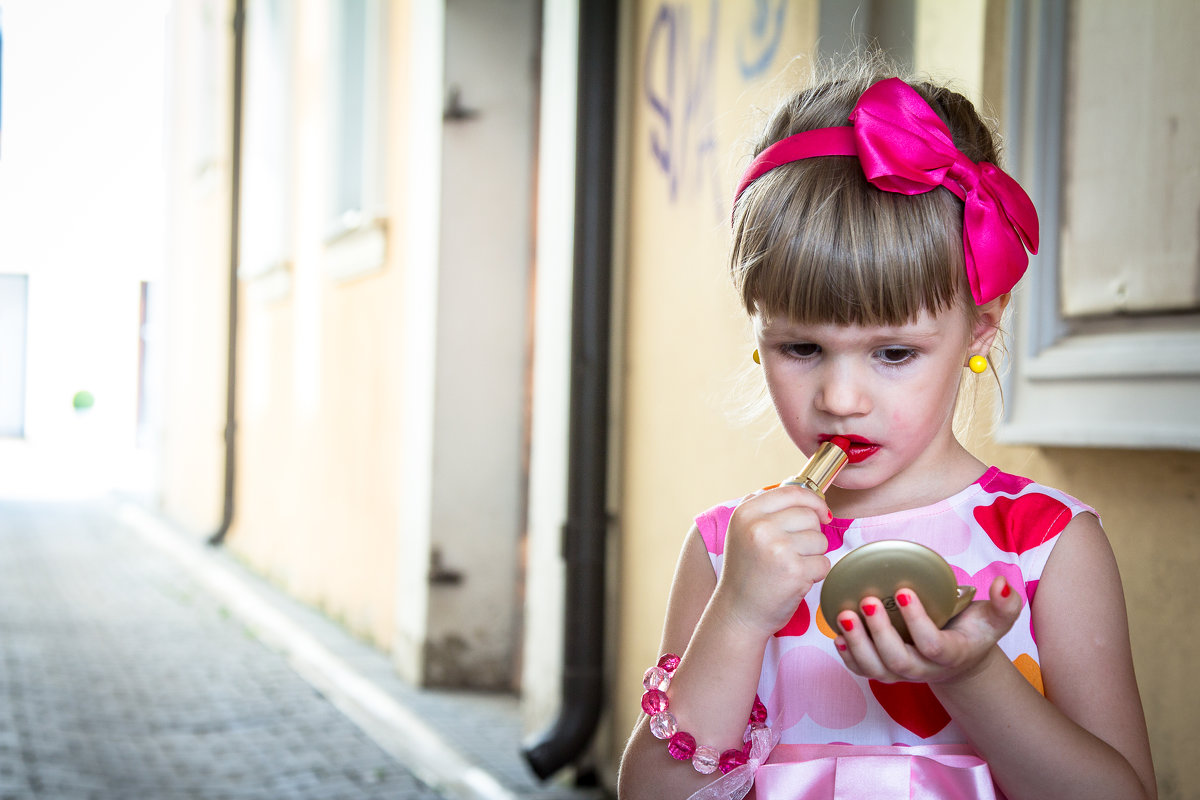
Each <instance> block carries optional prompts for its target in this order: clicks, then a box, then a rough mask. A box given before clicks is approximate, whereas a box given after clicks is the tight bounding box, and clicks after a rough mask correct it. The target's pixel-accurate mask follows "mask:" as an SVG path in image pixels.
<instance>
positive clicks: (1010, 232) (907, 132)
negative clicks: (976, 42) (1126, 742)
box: [734, 78, 1038, 305]
mask: <svg viewBox="0 0 1200 800" xmlns="http://www.w3.org/2000/svg"><path fill="white" fill-rule="evenodd" d="M850 121H851V122H852V123H853V126H852V127H839V128H820V129H817V130H811V131H803V132H801V133H797V134H794V135H792V136H789V137H787V138H786V139H782V140H780V141H778V142H776V143H775V144H773V145H771V146H770V147H768V148H766V149H765V150H763V151H762V152H761V153H760V154H759V155H758V157H757V158H755V160H754V162H753V163H752V164H751V165H750V168H749V169H747V170H746V173H745V175H743V177H742V181H741V183H740V184H739V185H738V189H737V193H736V195H735V197H734V202H735V203H736V202H737V198H739V197H741V195H742V192H743V191H745V189H746V187H747V186H749V185H750V184H751V183H753V182H754V181H755V180H757V179H758V178H759V177H761V176H762V175H763V174H765V173H766V172H769V171H770V170H772V169H774V168H775V167H778V166H781V165H783V164H787V163H789V162H792V161H798V160H800V159H804V158H812V157H814V156H834V155H840V156H858V159H859V162H860V163H861V164H862V168H863V174H864V175H866V177H867V180H869V181H870V182H871V184H872V185H873V186H875V187H876V188H878V189H881V190H883V191H886V192H897V193H899V194H905V195H914V194H923V193H925V192H929V191H932V190H933V189H936V188H937V187H939V186H945V187H946V188H947V189H948V190H949V191H951V192H953V193H954V194H955V195H956V196H957V197H959V198H960V199H961V200H962V201H963V203H964V206H965V209H964V212H963V255H964V259H965V262H966V271H967V280H968V282H969V283H970V286H971V296H972V297H973V298H974V300H975V303H976V304H977V305H983V304H984V303H987V302H989V301H990V300H994V299H995V298H997V297H999V296H1000V295H1002V294H1004V293H1005V292H1008V291H1011V290H1012V288H1013V286H1015V285H1016V283H1017V281H1018V280H1020V279H1021V276H1022V275H1024V274H1025V269H1026V267H1028V265H1029V256H1028V255H1027V254H1026V252H1025V251H1026V250H1028V251H1029V252H1031V253H1036V252H1037V248H1038V219H1037V211H1036V210H1035V209H1034V207H1033V202H1032V201H1031V200H1030V199H1029V195H1027V194H1026V193H1025V190H1024V189H1022V188H1021V186H1020V185H1019V184H1018V183H1017V182H1016V181H1015V180H1013V179H1012V178H1011V177H1009V176H1008V175H1007V174H1005V173H1004V172H1003V171H1002V170H1000V169H999V168H998V167H996V166H995V165H993V164H989V163H987V162H979V163H978V164H977V163H975V162H973V161H971V160H970V159H969V158H967V157H966V156H964V155H963V154H962V153H961V152H960V151H959V150H958V148H957V147H955V146H954V142H953V140H952V138H951V136H950V130H949V128H947V127H946V124H945V123H944V122H942V120H941V118H940V117H938V115H937V114H936V113H935V112H934V110H933V109H932V108H930V107H929V104H928V103H926V102H925V100H924V99H923V98H922V97H921V96H920V95H919V94H917V92H916V91H915V90H914V89H913V88H912V87H911V86H909V85H908V84H907V83H905V82H904V81H902V80H900V79H899V78H888V79H886V80H883V81H879V82H878V83H876V84H874V85H872V86H871V87H870V88H869V89H867V90H866V91H865V92H863V94H862V96H861V97H860V98H859V100H858V103H857V105H855V107H854V111H853V112H852V113H851V114H850Z"/></svg>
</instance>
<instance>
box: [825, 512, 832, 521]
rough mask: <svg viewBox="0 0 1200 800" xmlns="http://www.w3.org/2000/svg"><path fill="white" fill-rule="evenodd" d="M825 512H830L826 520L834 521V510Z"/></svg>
mask: <svg viewBox="0 0 1200 800" xmlns="http://www.w3.org/2000/svg"><path fill="white" fill-rule="evenodd" d="M825 513H826V514H828V516H827V517H826V518H825V522H827V523H829V522H833V512H832V511H827V512H825Z"/></svg>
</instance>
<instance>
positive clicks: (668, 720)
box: [650, 711, 679, 739]
mask: <svg viewBox="0 0 1200 800" xmlns="http://www.w3.org/2000/svg"><path fill="white" fill-rule="evenodd" d="M678 730H679V723H678V722H676V721H675V715H674V714H672V713H671V712H670V711H660V712H659V713H657V714H655V715H654V716H653V717H651V718H650V733H651V734H652V735H653V736H654V738H655V739H670V738H671V737H672V736H674V735H675V732H676V731H678Z"/></svg>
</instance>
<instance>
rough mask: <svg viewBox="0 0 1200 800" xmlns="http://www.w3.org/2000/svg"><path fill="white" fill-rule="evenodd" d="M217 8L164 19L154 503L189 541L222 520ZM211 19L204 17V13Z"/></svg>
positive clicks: (225, 264)
mask: <svg viewBox="0 0 1200 800" xmlns="http://www.w3.org/2000/svg"><path fill="white" fill-rule="evenodd" d="M222 5H223V4H221V3H217V2H210V3H208V4H206V6H205V7H204V8H203V9H202V8H201V7H199V6H192V7H190V8H188V9H187V10H184V9H175V10H174V11H173V13H171V14H170V15H169V16H168V20H169V29H168V34H167V35H168V42H169V45H170V49H169V53H170V57H171V59H172V65H173V76H172V77H173V87H172V88H173V91H171V92H170V93H169V94H168V97H169V98H170V105H169V107H168V109H167V117H168V119H167V132H168V136H167V147H166V148H165V160H166V169H167V176H166V177H167V183H168V185H169V186H170V187H171V189H172V192H171V195H170V198H169V202H168V207H167V212H166V215H167V231H166V237H167V246H168V251H167V261H168V274H167V276H166V278H165V280H164V295H163V297H164V300H165V304H166V309H165V313H163V315H162V318H163V333H164V338H165V346H166V348H167V351H168V352H169V353H170V354H171V357H167V358H164V359H163V384H164V385H163V398H162V402H163V410H162V415H163V418H162V431H163V432H162V442H161V454H162V455H161V460H160V464H159V469H160V472H161V474H160V481H161V498H160V502H161V505H162V508H163V510H164V512H166V513H167V514H168V515H169V516H170V517H171V518H172V519H173V520H174V521H175V522H176V524H179V525H180V526H182V527H183V528H185V529H187V530H188V531H190V532H192V533H194V534H196V535H198V536H199V535H209V534H212V533H214V532H215V531H216V530H217V528H218V527H219V526H220V524H221V515H222V507H223V503H222V497H223V494H224V488H223V482H222V481H223V476H224V464H225V419H226V414H225V398H226V394H225V386H226V365H227V364H228V357H227V354H228V336H227V331H228V320H229V313H228V312H229V289H228V287H229V248H228V231H229V207H230V189H229V186H230V171H229V166H230V136H229V131H230V128H231V122H230V115H229V104H228V103H227V102H225V100H226V98H227V96H228V91H229V88H228V87H229V85H230V80H231V71H232V70H231V68H230V64H231V63H232V60H231V50H230V47H229V44H230V42H229V39H228V37H226V36H224V35H221V34H223V32H224V31H223V29H222V28H220V23H221V21H222V20H221V18H220V16H219V14H220V11H221V10H222V8H221V7H222ZM210 11H211V12H212V13H208V12H210Z"/></svg>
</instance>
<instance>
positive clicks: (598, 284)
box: [523, 0, 618, 779]
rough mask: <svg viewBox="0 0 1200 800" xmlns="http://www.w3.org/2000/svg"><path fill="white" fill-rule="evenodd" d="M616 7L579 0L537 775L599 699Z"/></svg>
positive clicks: (567, 759)
mask: <svg viewBox="0 0 1200 800" xmlns="http://www.w3.org/2000/svg"><path fill="white" fill-rule="evenodd" d="M617 12H618V10H617V3H615V2H612V0H580V3H579V77H578V81H579V94H578V101H577V109H576V145H575V147H576V149H575V236H574V266H573V287H572V312H571V377H570V400H569V410H568V420H569V421H568V430H569V433H568V466H567V512H566V513H567V518H566V523H565V525H564V527H563V560H564V563H565V569H566V576H565V577H566V588H565V594H566V597H565V603H566V606H565V614H564V617H565V618H564V632H563V676H562V701H561V704H560V711H559V716H558V719H557V720H556V721H555V722H554V723H553V724H552V725H551V726H550V727H549V728H548V729H547V730H546V731H544V732H543V733H541V734H538V735H537V736H535V737H534V738H533V739H532V740H531V741H530V742H529V743H527V744H526V745H525V747H524V748H523V754H524V756H525V758H526V760H527V761H528V762H529V765H530V766H531V767H532V768H533V771H534V773H535V774H536V775H537V776H538V777H539V778H542V779H545V778H548V777H550V776H551V775H553V774H554V773H556V772H558V771H559V770H560V769H562V768H563V767H565V766H567V765H569V764H572V763H575V762H577V761H578V760H579V759H580V757H581V756H582V755H583V754H584V752H585V751H586V749H587V748H588V746H589V745H590V744H591V741H592V738H593V737H594V735H595V732H596V727H597V726H598V724H599V722H600V716H601V711H602V709H603V699H604V691H603V690H604V638H605V624H604V623H605V620H604V617H605V602H606V592H605V587H606V577H605V553H606V548H607V533H608V503H607V500H608V439H609V424H608V423H609V363H610V357H609V351H610V342H611V331H610V325H611V307H612V257H613V246H612V237H613V180H614V174H613V173H614V170H615V165H614V139H615V129H616V111H615V105H616V82H617Z"/></svg>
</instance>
